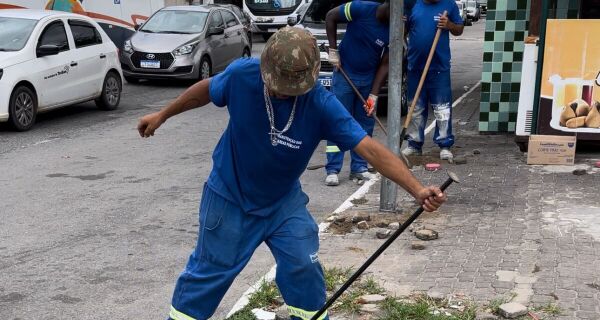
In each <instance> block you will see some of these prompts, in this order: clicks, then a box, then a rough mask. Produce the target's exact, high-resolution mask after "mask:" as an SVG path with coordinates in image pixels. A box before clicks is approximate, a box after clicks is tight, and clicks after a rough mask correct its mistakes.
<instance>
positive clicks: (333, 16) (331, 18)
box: [325, 7, 340, 49]
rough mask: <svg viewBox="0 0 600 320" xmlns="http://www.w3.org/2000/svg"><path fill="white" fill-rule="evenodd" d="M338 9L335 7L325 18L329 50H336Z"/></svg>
mask: <svg viewBox="0 0 600 320" xmlns="http://www.w3.org/2000/svg"><path fill="white" fill-rule="evenodd" d="M339 11H340V7H335V8H333V9H331V10H329V12H327V15H326V16H325V31H326V32H327V41H328V42H329V47H330V48H331V49H337V24H338V22H339V20H340V17H339Z"/></svg>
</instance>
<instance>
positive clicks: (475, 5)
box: [467, 1, 477, 9]
mask: <svg viewBox="0 0 600 320" xmlns="http://www.w3.org/2000/svg"><path fill="white" fill-rule="evenodd" d="M467 8H471V9H474V8H477V3H476V2H475V1H469V2H467Z"/></svg>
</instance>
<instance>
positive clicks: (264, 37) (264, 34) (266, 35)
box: [261, 33, 273, 41]
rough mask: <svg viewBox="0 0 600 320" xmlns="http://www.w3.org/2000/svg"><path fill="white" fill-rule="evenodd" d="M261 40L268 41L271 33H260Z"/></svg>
mask: <svg viewBox="0 0 600 320" xmlns="http://www.w3.org/2000/svg"><path fill="white" fill-rule="evenodd" d="M261 35H262V38H263V40H265V41H268V40H269V38H271V36H272V35H273V34H272V33H261Z"/></svg>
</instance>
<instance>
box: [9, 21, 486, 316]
mask: <svg viewBox="0 0 600 320" xmlns="http://www.w3.org/2000/svg"><path fill="white" fill-rule="evenodd" d="M483 29H484V22H478V23H476V24H475V25H474V26H473V27H467V28H466V31H465V34H464V35H463V37H462V38H461V39H460V40H459V39H457V40H452V46H453V57H454V60H453V85H452V87H453V92H454V95H455V98H456V97H458V96H460V95H461V94H462V93H463V92H464V89H463V87H464V86H471V85H473V84H474V83H476V82H477V81H478V80H479V78H480V74H481V54H482V38H483ZM263 47H264V44H262V43H256V44H255V47H254V50H253V51H254V52H253V54H254V55H255V56H258V55H259V53H260V51H261V50H262V48H263ZM189 84H190V83H173V82H144V83H141V84H138V85H127V84H126V85H125V86H124V95H123V96H122V101H121V106H120V108H119V109H118V110H116V111H112V112H104V111H100V110H98V109H96V107H95V106H94V104H93V103H85V104H81V105H78V106H73V107H68V108H65V109H62V110H58V111H54V112H50V113H47V114H44V115H40V116H39V118H38V123H37V124H36V125H35V126H34V128H33V129H32V130H31V131H28V132H24V133H16V132H12V131H10V130H9V129H7V128H6V127H5V126H2V127H0V168H2V170H1V171H0V172H1V174H0V314H1V315H2V317H3V318H5V319H67V318H77V319H117V318H118V319H164V318H165V317H166V314H167V312H168V308H169V304H170V297H171V293H172V290H173V287H174V283H175V280H176V278H177V276H178V274H179V273H180V272H181V271H182V269H183V267H184V265H185V262H186V260H187V257H188V255H189V254H190V252H191V250H192V249H193V247H194V245H195V241H196V238H197V232H198V217H197V211H198V200H199V199H200V196H201V191H202V186H203V183H204V181H205V180H206V178H207V176H208V173H209V172H210V168H211V165H212V163H211V162H212V161H211V153H212V149H213V148H214V146H215V145H216V143H217V141H218V139H219V136H220V134H221V133H222V131H223V130H224V128H225V127H226V124H227V117H228V116H227V111H226V110H225V109H219V108H216V107H214V106H207V107H204V108H200V109H196V110H192V111H189V112H187V113H185V114H183V115H180V116H178V117H175V118H173V119H171V120H169V121H168V122H167V123H166V124H165V125H164V126H163V127H162V128H161V129H159V131H158V132H157V134H156V136H155V137H153V138H151V139H146V140H144V139H141V138H140V137H139V136H138V135H137V132H136V130H135V127H136V125H137V121H138V119H139V118H140V117H141V116H143V115H144V114H146V113H149V112H153V111H157V110H159V109H160V108H161V107H162V106H163V105H165V104H166V103H167V102H168V101H169V100H171V99H173V98H175V97H176V96H177V95H178V94H180V93H181V92H182V91H183V90H185V88H186V87H187V86H188V85H189ZM379 135H380V133H379V132H377V133H376V136H379ZM459 139H460V137H459ZM322 151H324V146H323V148H319V149H318V150H317V152H316V153H315V155H314V156H313V159H312V160H311V164H322V163H324V161H325V160H324V152H322ZM347 173H348V172H347V171H345V172H344V173H343V174H342V175H341V178H342V185H341V186H339V187H337V188H331V187H325V186H323V184H322V181H323V178H324V172H323V170H317V171H307V172H306V173H305V174H304V175H303V177H302V183H303V188H304V190H305V191H306V192H307V193H308V195H309V196H310V197H311V202H310V204H309V208H310V210H311V212H312V213H313V214H314V215H315V217H316V219H317V220H322V219H323V218H324V217H326V216H327V215H328V214H329V213H331V212H332V211H333V210H335V208H337V207H338V206H339V204H341V203H342V202H343V201H344V200H345V199H346V198H347V197H348V196H349V195H350V194H352V193H353V192H354V191H355V189H356V188H357V186H356V185H354V184H353V183H351V182H348V181H347ZM272 264H273V259H272V258H271V256H270V254H269V252H268V250H267V249H266V248H265V247H260V248H259V249H258V250H257V251H256V253H255V256H254V257H253V259H252V260H251V262H250V263H249V265H248V267H247V268H246V269H245V270H244V272H243V273H242V274H241V275H240V277H238V279H237V280H236V282H235V283H234V285H233V286H232V288H231V290H230V291H229V292H228V294H227V296H226V297H225V299H224V300H223V303H222V304H221V307H220V308H219V309H218V311H217V313H216V314H215V316H214V317H213V318H214V319H223V318H224V316H225V314H226V313H227V312H228V311H229V309H230V308H231V307H232V306H233V304H234V303H235V301H236V300H237V299H238V298H239V297H240V295H241V294H242V293H243V292H244V291H245V290H246V289H247V287H248V285H251V284H253V283H254V282H255V281H256V280H257V279H258V278H260V277H261V276H262V275H263V274H264V273H265V272H266V271H268V269H269V268H270V267H271V265H272Z"/></svg>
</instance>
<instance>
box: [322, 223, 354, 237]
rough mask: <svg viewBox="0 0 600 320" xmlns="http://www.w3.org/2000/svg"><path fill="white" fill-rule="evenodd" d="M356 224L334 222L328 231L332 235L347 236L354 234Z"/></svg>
mask: <svg viewBox="0 0 600 320" xmlns="http://www.w3.org/2000/svg"><path fill="white" fill-rule="evenodd" d="M353 227H354V224H353V223H352V221H349V220H348V221H334V222H332V223H331V224H330V225H329V228H328V229H327V230H328V231H329V232H330V233H332V234H347V233H350V232H352V228H353Z"/></svg>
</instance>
